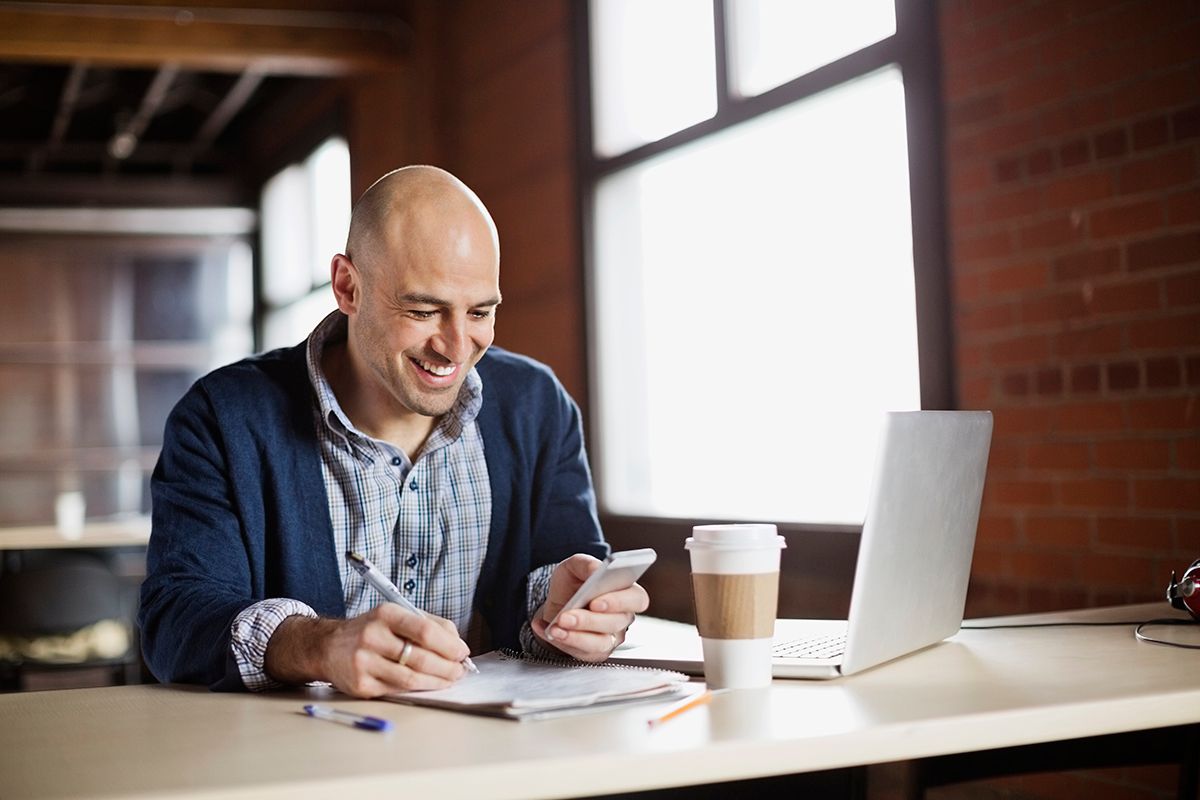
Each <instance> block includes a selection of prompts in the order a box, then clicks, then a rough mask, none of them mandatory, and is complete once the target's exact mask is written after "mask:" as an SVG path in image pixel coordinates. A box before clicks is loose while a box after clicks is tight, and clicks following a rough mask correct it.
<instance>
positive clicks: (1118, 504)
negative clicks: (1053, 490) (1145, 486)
mask: <svg viewBox="0 0 1200 800" xmlns="http://www.w3.org/2000/svg"><path fill="white" fill-rule="evenodd" d="M1058 495H1059V498H1060V500H1061V502H1062V504H1063V505H1064V506H1067V507H1073V508H1126V507H1127V506H1128V505H1129V482H1128V481H1126V480H1124V479H1113V478H1084V479H1081V480H1065V481H1061V482H1060V483H1059V485H1058Z"/></svg>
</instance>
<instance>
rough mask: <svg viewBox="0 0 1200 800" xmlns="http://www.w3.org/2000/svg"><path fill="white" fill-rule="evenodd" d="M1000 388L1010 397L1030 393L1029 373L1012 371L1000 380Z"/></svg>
mask: <svg viewBox="0 0 1200 800" xmlns="http://www.w3.org/2000/svg"><path fill="white" fill-rule="evenodd" d="M1000 388H1001V390H1002V391H1003V392H1004V394H1006V395H1008V396H1009V397H1024V396H1025V395H1027V394H1029V375H1028V374H1026V373H1024V372H1010V373H1008V374H1007V375H1005V376H1004V377H1003V378H1001V380H1000Z"/></svg>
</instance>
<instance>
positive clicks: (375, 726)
mask: <svg viewBox="0 0 1200 800" xmlns="http://www.w3.org/2000/svg"><path fill="white" fill-rule="evenodd" d="M304 713H305V714H308V715H309V716H310V717H316V718H317V719H327V720H329V721H330V722H340V723H341V724H343V725H349V726H350V727H352V728H362V729H363V730H364V731H390V730H391V729H392V723H391V722H390V721H388V720H386V719H382V718H380V717H367V716H363V715H362V714H352V713H350V712H349V711H339V710H338V709H336V708H327V707H325V706H305V707H304Z"/></svg>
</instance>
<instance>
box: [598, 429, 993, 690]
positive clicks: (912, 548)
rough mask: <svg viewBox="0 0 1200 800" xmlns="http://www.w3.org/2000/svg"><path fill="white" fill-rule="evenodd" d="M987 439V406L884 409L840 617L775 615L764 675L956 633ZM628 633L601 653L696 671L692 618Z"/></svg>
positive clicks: (865, 661)
mask: <svg viewBox="0 0 1200 800" xmlns="http://www.w3.org/2000/svg"><path fill="white" fill-rule="evenodd" d="M991 438H992V414H991V412H990V411H904V412H893V413H889V414H887V415H886V418H885V420H884V426H883V432H882V436H881V438H880V446H879V452H878V455H877V457H876V461H875V472H874V476H873V479H872V482H871V494H870V501H869V504H868V506H867V516H866V520H865V521H864V524H863V532H862V539H861V542H860V544H859V549H858V562H857V565H856V567H855V573H854V587H853V589H852V592H851V595H850V612H849V619H846V620H801V619H780V620H777V621H776V623H775V649H774V658H773V674H774V676H775V677H776V678H811V679H829V678H838V677H841V676H843V675H853V674H854V673H856V672H861V671H863V670H865V669H869V668H870V667H874V666H876V665H878V664H882V663H884V662H886V661H891V660H892V659H894V658H899V657H900V656H904V655H908V654H909V653H912V652H915V651H917V650H920V649H922V648H925V647H928V646H930V645H933V644H936V643H938V642H940V641H942V640H943V639H945V638H946V637H948V636H953V635H954V634H955V633H957V632H958V630H959V627H960V626H961V625H962V618H963V609H964V606H965V604H966V598H967V582H968V579H969V578H970V574H971V557H972V554H973V553H974V550H975V530H976V527H977V526H978V524H979V504H980V500H981V498H982V496H983V480H984V475H985V473H986V470H987V458H988V449H989V448H990V446H991ZM792 545H793V546H795V545H796V542H795V541H793V542H792ZM630 634H631V635H630V637H629V638H628V639H627V641H626V644H625V645H622V647H621V648H619V649H618V650H617V651H616V652H615V653H614V654H613V657H612V658H610V659H609V660H610V661H611V662H614V663H619V664H630V665H636V666H655V667H659V668H665V669H674V670H678V671H680V672H685V673H689V674H692V675H702V674H704V657H703V654H702V651H701V646H700V636H699V634H698V633H697V632H696V628H695V626H693V625H684V624H680V623H667V624H665V625H662V626H661V630H660V626H658V625H655V626H654V628H653V636H647V637H645V638H644V639H643V638H641V637H640V635H639V632H638V631H637V624H636V623H635V624H634V626H633V629H632V630H631V631H630Z"/></svg>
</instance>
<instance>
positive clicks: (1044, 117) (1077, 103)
mask: <svg viewBox="0 0 1200 800" xmlns="http://www.w3.org/2000/svg"><path fill="white" fill-rule="evenodd" d="M1039 116H1040V119H1041V123H1042V133H1043V134H1044V135H1046V136H1063V135H1066V134H1068V133H1075V132H1078V131H1083V130H1086V129H1087V128H1091V127H1094V126H1096V125H1102V124H1103V123H1105V122H1107V121H1108V120H1110V119H1112V112H1111V111H1110V110H1109V101H1108V97H1107V95H1091V96H1088V97H1083V98H1081V99H1078V100H1074V101H1073V102H1065V103H1060V104H1058V105H1054V106H1048V107H1047V108H1045V109H1044V110H1042V111H1041V112H1040V114H1039Z"/></svg>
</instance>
